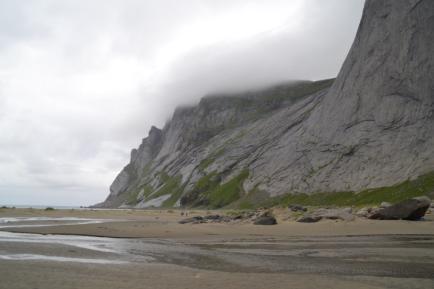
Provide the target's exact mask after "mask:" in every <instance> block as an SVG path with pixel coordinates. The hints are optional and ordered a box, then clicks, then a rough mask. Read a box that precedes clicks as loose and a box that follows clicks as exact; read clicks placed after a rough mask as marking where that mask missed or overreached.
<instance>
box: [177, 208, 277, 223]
mask: <svg viewBox="0 0 434 289" xmlns="http://www.w3.org/2000/svg"><path fill="white" fill-rule="evenodd" d="M229 222H253V224H255V225H275V224H277V220H276V218H275V217H274V216H273V214H272V213H271V212H270V211H264V210H262V209H260V210H256V211H245V212H244V211H243V212H239V213H237V214H232V215H218V214H216V215H205V216H194V217H190V218H186V219H183V220H181V221H179V222H178V223H179V224H202V223H229Z"/></svg>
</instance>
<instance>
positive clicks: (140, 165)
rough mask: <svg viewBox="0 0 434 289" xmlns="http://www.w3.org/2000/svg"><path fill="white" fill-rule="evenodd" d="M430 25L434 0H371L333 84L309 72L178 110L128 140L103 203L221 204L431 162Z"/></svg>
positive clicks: (388, 176) (425, 167)
mask: <svg viewBox="0 0 434 289" xmlns="http://www.w3.org/2000/svg"><path fill="white" fill-rule="evenodd" d="M432 27H434V1H430V0H419V1H407V0H384V1H377V0H367V1H366V4H365V9H364V13H363V17H362V20H361V23H360V26H359V30H358V32H357V36H356V39H355V41H354V44H353V46H352V48H351V50H350V52H349V55H348V57H347V59H346V60H345V63H344V65H343V67H342V69H341V71H340V73H339V75H338V78H337V79H336V81H335V82H334V84H333V86H332V87H331V88H330V89H329V90H328V89H327V88H325V87H326V86H327V85H325V84H327V82H319V83H307V82H305V83H302V84H298V86H297V85H296V86H294V85H293V84H292V85H290V86H281V87H275V88H271V89H268V90H262V91H259V92H250V93H246V94H243V95H237V96H230V95H224V96H222V95H220V96H214V97H207V98H204V99H203V100H202V101H201V102H200V103H199V105H198V106H196V107H188V108H180V109H178V110H176V111H175V114H174V116H173V119H172V120H171V122H170V123H168V124H167V125H166V126H165V128H164V129H163V130H162V131H159V130H158V129H154V132H156V131H158V133H157V134H156V133H153V132H152V130H151V132H150V135H149V137H148V138H147V139H145V140H144V141H143V143H142V145H141V146H140V148H139V149H138V150H137V151H134V150H133V153H132V158H131V162H130V164H129V165H127V167H125V168H124V170H123V171H122V172H121V173H120V174H119V175H118V177H117V178H116V180H115V182H114V183H113V185H112V186H111V194H110V196H109V197H108V199H107V200H106V202H105V203H103V205H104V206H119V205H122V204H124V205H125V204H127V205H133V206H138V207H143V206H145V207H146V205H143V204H149V202H150V201H152V200H155V199H158V200H161V202H160V203H158V204H157V205H158V206H160V205H162V206H177V205H183V206H208V207H222V206H226V205H229V204H242V202H246V201H248V202H258V201H261V200H263V199H264V198H267V197H269V196H276V195H281V194H285V193H297V192H304V193H310V192H331V191H360V190H363V189H366V188H373V187H380V186H389V185H393V184H396V183H398V182H402V181H404V180H407V179H411V178H415V177H417V176H419V175H421V174H424V173H426V172H429V171H432V170H434V82H433V79H434V74H433V73H434V68H433V65H434V61H433V55H432V51H434V29H432ZM300 87H302V88H301V89H300ZM153 134H156V135H158V137H157V138H156V139H157V140H158V141H148V139H153V138H154V137H151V135H153ZM151 143H152V144H151ZM152 204H154V205H155V204H156V203H155V202H154V203H152Z"/></svg>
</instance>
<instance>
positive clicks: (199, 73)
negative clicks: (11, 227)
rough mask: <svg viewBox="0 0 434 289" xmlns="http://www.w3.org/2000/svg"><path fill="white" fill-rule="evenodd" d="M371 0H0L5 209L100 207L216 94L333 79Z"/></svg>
mask: <svg viewBox="0 0 434 289" xmlns="http://www.w3.org/2000/svg"><path fill="white" fill-rule="evenodd" d="M363 3H364V1H363V0H300V1H297V0H282V1H280V0H273V1H270V0H262V1H260V0H227V1H226V0H183V1H179V0H136V1H134V0H118V1H114V0H113V1H109V0H92V1H90V0H71V1H68V0H62V1H59V0H51V1H50V0H44V1H42V0H41V1H37V0H35V1H32V0H30V1H27V0H22V1H15V0H0V204H33V205H37V204H40V205H90V204H93V203H96V202H100V201H103V200H104V199H105V197H106V196H107V194H108V192H109V190H108V187H109V185H110V184H111V182H112V180H113V179H114V177H115V176H116V174H117V173H118V172H119V171H120V170H121V169H122V167H123V166H124V165H126V163H127V162H128V159H129V153H130V150H131V148H133V147H137V146H138V145H139V144H140V142H141V139H142V138H143V137H145V136H146V135H147V132H148V130H149V128H150V126H151V125H153V124H154V125H157V126H159V127H161V126H162V125H163V124H164V122H165V121H166V120H167V119H169V118H170V116H171V114H172V112H173V110H174V108H175V107H176V106H178V105H180V104H185V103H192V102H196V101H198V99H199V98H200V97H201V96H202V95H204V94H206V93H209V92H213V91H218V90H229V89H230V90H234V89H235V90H242V89H245V88H250V87H256V86H263V85H266V84H269V83H274V82H280V81H283V80H291V79H310V80H317V79H323V78H330V77H335V76H336V75H337V73H338V71H339V68H340V66H341V64H342V62H343V60H344V58H345V56H346V54H347V52H348V50H349V47H350V45H351V43H352V41H353V39H354V36H355V33H356V30H357V26H358V23H359V20H360V17H361V13H362V9H363Z"/></svg>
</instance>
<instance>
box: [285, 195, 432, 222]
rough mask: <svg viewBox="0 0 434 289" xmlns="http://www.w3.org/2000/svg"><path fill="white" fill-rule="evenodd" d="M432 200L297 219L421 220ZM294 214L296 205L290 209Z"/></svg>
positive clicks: (318, 212)
mask: <svg viewBox="0 0 434 289" xmlns="http://www.w3.org/2000/svg"><path fill="white" fill-rule="evenodd" d="M432 206H433V205H432V203H431V200H430V199H429V198H428V197H426V196H421V197H416V198H412V199H408V200H404V201H401V202H399V203H397V204H391V203H388V202H382V203H381V204H380V206H378V207H365V208H361V209H359V210H358V211H357V212H353V209H352V208H332V209H324V208H321V209H317V210H315V211H313V212H308V213H305V214H304V215H302V216H300V217H299V218H298V219H297V222H302V223H315V222H318V221H320V220H323V219H329V220H343V221H352V220H354V219H355V217H359V218H367V219H376V220H411V221H417V220H421V219H422V218H423V217H424V216H425V214H426V213H427V211H428V209H429V208H430V207H431V208H432ZM289 209H290V210H291V211H293V212H297V211H299V210H294V205H292V206H291V207H289Z"/></svg>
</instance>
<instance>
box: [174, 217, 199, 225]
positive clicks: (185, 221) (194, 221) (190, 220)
mask: <svg viewBox="0 0 434 289" xmlns="http://www.w3.org/2000/svg"><path fill="white" fill-rule="evenodd" d="M203 222H205V220H204V219H203V217H201V216H195V217H191V218H187V219H183V220H181V221H179V222H178V223H179V224H190V223H191V224H199V223H203Z"/></svg>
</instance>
